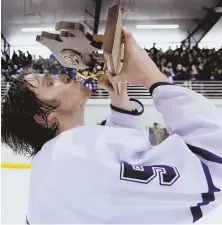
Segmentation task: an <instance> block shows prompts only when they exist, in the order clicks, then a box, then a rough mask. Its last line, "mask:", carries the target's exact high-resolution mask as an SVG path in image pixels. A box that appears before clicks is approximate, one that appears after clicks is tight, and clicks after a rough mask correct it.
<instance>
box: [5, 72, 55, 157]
mask: <svg viewBox="0 0 222 225" xmlns="http://www.w3.org/2000/svg"><path fill="white" fill-rule="evenodd" d="M26 75H27V74H26ZM26 75H22V76H19V77H18V78H16V79H14V80H13V82H12V84H11V87H10V88H9V91H8V93H7V94H6V95H5V96H4V97H3V99H2V104H1V106H2V111H1V129H2V130H1V132H2V133H1V140H2V143H3V144H5V145H7V146H9V147H10V148H11V149H12V150H13V151H14V153H17V154H23V155H28V156H33V155H35V154H36V153H37V152H38V151H40V149H41V148H42V146H43V145H44V144H45V143H46V142H47V141H49V140H50V139H52V138H54V137H55V135H56V132H57V131H58V127H59V124H58V122H56V123H55V124H54V125H52V126H51V127H49V125H48V123H47V116H48V114H49V113H50V112H52V111H53V110H54V109H56V108H57V107H58V106H59V104H58V105H57V106H52V105H51V104H48V103H45V102H43V101H41V100H40V99H39V98H38V97H37V96H36V95H35V93H34V92H33V91H31V90H30V87H33V88H34V86H32V85H31V84H30V83H29V82H28V81H26V80H25V79H24V78H25V76H26ZM34 76H36V77H37V75H36V74H34ZM36 115H39V116H41V117H42V118H43V119H44V121H45V126H42V125H40V124H39V123H37V122H36V120H35V119H34V117H35V116H36Z"/></svg>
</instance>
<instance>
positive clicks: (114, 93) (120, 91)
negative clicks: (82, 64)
mask: <svg viewBox="0 0 222 225" xmlns="http://www.w3.org/2000/svg"><path fill="white" fill-rule="evenodd" d="M110 79H112V75H111V74H107V76H106V78H103V79H101V80H99V81H98V83H99V85H100V86H101V87H102V88H103V89H105V90H106V91H107V92H108V93H109V97H110V100H111V104H112V105H113V106H115V107H117V108H120V109H124V110H127V111H131V110H132V105H131V102H130V100H129V96H128V94H127V81H122V82H118V83H112V84H111V82H110Z"/></svg>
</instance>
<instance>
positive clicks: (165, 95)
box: [151, 85, 222, 164]
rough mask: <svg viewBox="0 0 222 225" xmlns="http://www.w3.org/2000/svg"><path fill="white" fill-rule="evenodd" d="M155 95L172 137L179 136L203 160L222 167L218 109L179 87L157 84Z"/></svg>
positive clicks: (221, 122) (220, 129) (220, 116)
mask: <svg viewBox="0 0 222 225" xmlns="http://www.w3.org/2000/svg"><path fill="white" fill-rule="evenodd" d="M151 92H152V91H151ZM152 95H153V99H154V104H155V107H156V108H157V110H158V111H159V112H160V113H161V114H162V116H163V118H164V121H165V123H166V126H167V129H168V131H169V133H170V135H172V134H177V135H179V136H180V137H181V138H182V139H183V140H184V142H185V143H186V144H187V145H188V147H189V148H190V149H191V150H192V152H193V153H195V154H198V155H199V156H201V157H202V158H203V159H205V160H208V161H212V162H216V163H219V164H222V115H221V113H220V112H219V110H218V109H217V108H216V106H214V105H213V104H212V103H211V102H210V101H209V100H208V99H206V98H205V97H203V96H202V95H200V94H198V93H196V92H194V91H191V90H189V89H186V88H183V87H179V86H175V85H159V86H158V85H157V86H156V87H155V89H154V90H153V93H152Z"/></svg>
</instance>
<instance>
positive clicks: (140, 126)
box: [106, 99, 146, 132]
mask: <svg viewBox="0 0 222 225" xmlns="http://www.w3.org/2000/svg"><path fill="white" fill-rule="evenodd" d="M130 101H131V103H132V104H133V110H132V111H127V110H123V109H120V108H117V107H115V106H113V105H110V115H109V117H108V119H107V121H106V126H112V127H124V128H132V129H137V130H140V131H143V132H146V125H145V123H144V117H143V113H144V106H143V104H142V103H141V102H140V101H138V100H136V99H130Z"/></svg>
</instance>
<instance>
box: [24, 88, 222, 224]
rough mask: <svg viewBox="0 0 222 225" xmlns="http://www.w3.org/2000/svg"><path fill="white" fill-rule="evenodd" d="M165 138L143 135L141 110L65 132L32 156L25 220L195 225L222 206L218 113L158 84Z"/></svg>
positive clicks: (156, 96) (189, 94) (186, 93)
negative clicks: (157, 139) (154, 140)
mask: <svg viewBox="0 0 222 225" xmlns="http://www.w3.org/2000/svg"><path fill="white" fill-rule="evenodd" d="M156 86H157V87H156V88H155V90H154V91H153V99H154V104H155V107H156V108H157V110H158V111H159V112H160V113H161V114H162V115H163V118H164V121H165V123H166V126H167V129H168V131H169V132H170V137H169V138H168V139H167V140H165V141H164V142H163V143H161V144H160V145H158V146H156V147H152V146H151V145H150V143H149V140H148V135H147V131H146V127H145V124H144V123H143V119H142V117H143V116H142V115H139V114H141V113H142V112H143V108H142V107H141V104H139V103H136V104H137V108H138V111H139V112H141V113H138V115H130V114H127V112H125V113H124V112H118V110H117V111H115V109H114V108H113V109H114V110H113V109H111V113H110V116H109V118H108V120H107V123H106V126H96V125H95V126H88V125H84V126H81V127H77V128H74V129H72V130H68V131H65V132H63V133H61V134H60V135H59V136H57V137H55V138H54V139H52V140H51V141H49V142H47V143H46V144H45V145H44V146H43V148H42V150H41V151H40V152H39V153H38V154H37V155H36V156H35V157H34V158H33V160H32V171H31V183H30V195H29V208H28V213H27V222H29V223H30V224H43V223H44V224H58V223H60V224H67V223H69V224H74V223H174V224H178V223H193V222H196V221H197V220H198V219H200V218H202V217H203V216H204V215H205V214H206V213H208V212H210V211H211V210H213V209H214V208H215V207H217V206H218V205H219V204H222V194H221V190H222V115H221V114H220V113H219V110H218V109H217V108H216V107H215V106H214V105H211V103H210V102H209V101H208V100H207V99H205V98H204V97H203V96H201V95H199V94H197V93H195V92H193V91H191V90H188V89H185V88H182V87H178V86H174V85H159V86H158V85H156Z"/></svg>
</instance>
